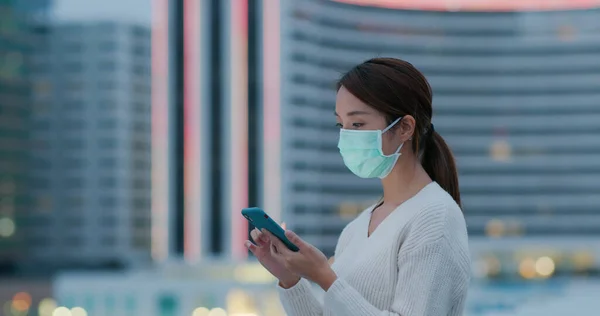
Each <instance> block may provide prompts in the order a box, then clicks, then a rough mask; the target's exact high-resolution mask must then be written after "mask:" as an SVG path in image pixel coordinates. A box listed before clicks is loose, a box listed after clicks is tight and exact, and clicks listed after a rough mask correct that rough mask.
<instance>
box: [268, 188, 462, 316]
mask: <svg viewBox="0 0 600 316" xmlns="http://www.w3.org/2000/svg"><path fill="white" fill-rule="evenodd" d="M372 208H373V207H370V208H368V209H366V210H365V211H364V212H362V213H361V214H360V215H359V216H358V217H357V218H356V219H354V220H353V221H352V222H351V223H349V224H348V226H346V228H344V230H343V231H342V234H341V236H340V238H339V240H338V244H337V246H336V250H335V262H334V264H333V265H332V268H333V270H334V271H335V272H336V274H337V276H338V279H337V280H336V281H335V282H334V283H333V285H332V286H331V287H330V288H329V290H328V291H327V292H326V293H325V294H324V297H323V302H321V301H320V300H318V299H317V298H316V296H315V293H313V291H312V287H311V284H310V283H309V282H308V281H307V280H305V279H302V280H301V281H300V282H299V283H298V284H296V285H295V286H294V287H292V288H290V289H283V288H281V287H278V289H279V294H280V298H281V302H282V304H283V307H284V309H285V311H286V313H287V314H288V315H289V316H316V315H323V316H329V315H331V316H371V315H373V316H375V315H380V316H392V315H394V316H395V315H401V316H442V315H443V316H455V315H462V314H463V310H464V307H465V300H466V296H467V289H468V287H469V280H470V274H471V268H470V263H471V260H470V256H469V250H468V243H467V229H466V224H465V219H464V217H463V215H462V212H461V210H460V208H459V207H458V205H457V204H456V203H455V202H454V200H453V199H452V197H450V195H449V194H448V193H446V191H444V190H443V189H442V188H441V187H440V186H439V185H438V184H437V183H435V182H433V183H431V184H429V185H427V186H426V187H425V188H423V189H422V190H421V191H420V192H419V193H418V194H417V195H415V196H414V197H412V198H411V199H409V200H408V201H406V202H404V203H403V204H402V205H401V206H399V207H398V208H397V209H396V210H394V212H392V213H391V214H390V215H389V216H388V217H387V218H385V219H384V221H383V222H382V223H381V224H379V226H378V227H377V229H376V230H375V231H374V232H373V233H372V234H371V236H370V237H368V236H367V235H368V229H369V228H368V227H369V221H370V217H371V210H372Z"/></svg>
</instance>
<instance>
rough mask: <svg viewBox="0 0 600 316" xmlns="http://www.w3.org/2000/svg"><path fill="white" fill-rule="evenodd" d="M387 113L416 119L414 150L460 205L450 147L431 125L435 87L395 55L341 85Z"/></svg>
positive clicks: (362, 69) (372, 62)
mask: <svg viewBox="0 0 600 316" xmlns="http://www.w3.org/2000/svg"><path fill="white" fill-rule="evenodd" d="M342 86H344V87H345V88H346V89H347V90H348V91H349V92H350V93H352V94H353V95H354V96H355V97H357V98H358V99H360V100H361V101H363V102H364V103H366V104H368V105H369V106H371V107H373V108H375V109H376V110H378V111H380V112H382V113H384V114H385V115H386V116H387V120H388V123H391V122H393V121H394V120H396V119H397V118H399V117H402V116H404V115H412V116H413V117H414V119H415V121H416V126H415V134H414V136H413V141H412V149H413V151H414V152H415V153H417V155H418V157H420V160H421V165H422V166H423V168H424V169H425V171H426V172H427V174H428V175H429V177H431V179H432V180H433V181H436V182H437V183H438V184H439V185H440V186H441V187H442V188H444V190H446V192H448V193H449V194H450V195H451V196H452V198H454V201H456V203H457V204H458V205H459V206H460V205H461V201H460V190H459V187H458V174H457V171H456V163H455V162H454V157H453V155H452V152H451V151H450V148H449V147H448V145H447V144H446V142H445V141H444V139H443V138H442V136H440V134H438V133H437V132H436V131H435V130H434V129H433V124H431V117H432V115H433V110H432V107H431V103H432V98H433V95H432V92H431V86H430V85H429V82H427V79H425V76H424V75H423V74H422V73H421V72H420V71H419V70H417V69H416V68H415V67H414V66H413V65H412V64H410V63H409V62H406V61H404V60H400V59H395V58H374V59H370V60H367V61H365V62H363V63H362V64H360V65H357V66H356V67H354V68H352V69H351V70H350V71H348V72H347V73H346V74H345V75H343V76H342V78H341V79H340V80H339V82H338V84H337V89H338V90H339V89H340V88H341V87H342Z"/></svg>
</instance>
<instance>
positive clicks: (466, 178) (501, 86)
mask: <svg viewBox="0 0 600 316" xmlns="http://www.w3.org/2000/svg"><path fill="white" fill-rule="evenodd" d="M429 2H431V3H433V2H432V1H422V2H420V3H429ZM437 2H438V3H440V1H437ZM493 2H496V3H498V1H490V2H489V3H490V4H492V3H493ZM521 2H523V1H521ZM521 2H519V3H521ZM525 2H526V1H525ZM274 3H277V4H276V5H275V4H274V6H273V7H268V8H266V7H265V8H263V11H264V12H263V20H264V21H263V41H264V47H263V54H264V56H263V59H264V62H263V63H264V64H263V76H264V82H265V84H264V85H265V86H264V91H263V98H264V100H263V105H264V111H263V112H264V114H263V120H264V123H263V127H264V128H263V133H264V139H263V143H264V144H263V147H264V148H263V165H264V170H263V175H264V188H263V191H264V192H263V199H264V203H263V204H264V206H265V208H266V209H267V210H268V211H270V210H273V209H281V210H283V213H282V216H283V218H284V219H285V220H286V221H288V222H289V226H290V227H291V228H292V229H295V230H296V231H297V232H298V233H299V234H300V235H302V236H305V237H306V239H307V240H309V241H311V242H313V243H314V244H316V245H317V246H319V247H321V249H323V250H325V251H326V252H328V253H329V254H331V253H332V252H333V248H334V246H335V243H336V240H337V236H338V234H339V232H340V231H341V229H342V228H343V226H344V225H345V224H346V223H347V222H348V221H349V220H350V219H351V218H352V217H353V216H354V215H355V214H356V213H357V212H359V211H360V210H362V209H363V208H364V207H365V205H368V204H370V203H371V202H372V201H373V200H376V199H378V198H379V194H380V188H379V185H378V183H377V182H378V181H365V180H360V179H357V178H356V177H355V176H354V175H352V174H351V173H350V172H349V171H347V170H346V168H345V167H344V165H343V163H342V160H341V158H340V156H339V153H338V150H337V146H336V145H337V138H338V128H336V127H335V119H334V117H333V115H332V112H333V109H334V104H335V91H334V83H335V80H336V79H337V78H339V76H340V74H341V73H342V72H343V71H345V70H348V69H349V68H350V67H352V66H353V65H355V64H357V63H359V62H361V61H363V60H366V59H368V58H371V57H375V56H393V57H399V58H402V59H405V60H408V61H410V62H411V63H413V64H414V65H415V66H416V67H417V68H419V69H421V70H422V71H423V72H424V73H425V75H426V76H427V77H428V79H429V81H430V83H431V84H432V86H433V90H434V109H435V115H434V123H435V125H436V129H437V130H438V131H439V132H440V133H441V134H442V135H443V136H444V137H445V139H446V140H447V141H448V142H449V144H450V145H451V147H452V149H453V151H454V154H455V156H456V159H457V161H458V166H459V172H460V180H461V190H462V194H463V201H464V211H465V214H466V217H467V223H468V227H469V231H470V234H471V236H472V237H474V238H475V239H476V237H477V236H486V235H487V236H506V235H522V234H525V235H526V236H530V237H532V238H543V239H545V238H546V237H551V236H562V237H569V238H571V237H573V238H584V239H589V238H590V237H595V238H599V237H600V212H599V210H598V205H600V194H598V193H599V192H600V182H599V181H598V179H599V176H600V137H599V136H600V108H599V107H598V103H599V102H600V35H599V34H600V33H599V31H600V10H598V9H583V7H582V6H584V5H589V4H590V3H591V2H589V1H588V2H586V3H585V4H583V3H582V4H580V3H579V2H577V1H574V2H573V1H569V2H566V1H563V2H558V3H559V4H562V5H564V6H563V7H560V6H558V7H551V8H544V7H539V9H540V10H539V11H514V10H512V11H511V10H510V8H508V7H498V8H495V7H493V6H490V7H489V8H487V9H489V11H488V12H484V11H483V10H484V9H486V8H484V7H481V6H480V7H469V6H460V5H458V6H455V7H453V8H443V7H439V6H437V7H435V6H429V7H426V9H435V10H436V11H433V10H405V9H402V8H401V7H394V8H385V7H382V6H384V5H381V4H382V3H396V4H399V3H406V1H396V2H394V1H379V2H378V3H379V4H380V6H379V7H374V6H371V5H372V4H373V3H374V2H373V1H341V0H339V1H324V0H294V1H280V2H279V1H276V2H274ZM409 3H415V2H409ZM444 3H446V2H444ZM456 3H458V1H455V4H454V5H457V4H456ZM463 3H466V4H468V3H469V2H468V1H463ZM480 3H481V2H480ZM554 3H555V4H556V3H557V2H554ZM361 4H362V5H361ZM575 4H577V6H578V7H577V10H567V9H568V7H566V5H571V6H572V7H576V5H575ZM535 5H536V4H534V2H531V6H530V8H531V9H538V7H536V6H535ZM405 8H408V9H418V8H417V7H414V6H413V7H405ZM456 8H458V9H459V10H460V11H451V10H453V9H456ZM519 9H523V8H519ZM554 9H561V10H560V11H558V10H554ZM277 10H279V12H276V11H277ZM493 11H495V12H493ZM500 11H502V12H500ZM278 13H280V14H281V17H280V19H279V16H278V15H277V14H278ZM279 30H280V31H281V35H279V33H278V31H279ZM346 215H347V216H346Z"/></svg>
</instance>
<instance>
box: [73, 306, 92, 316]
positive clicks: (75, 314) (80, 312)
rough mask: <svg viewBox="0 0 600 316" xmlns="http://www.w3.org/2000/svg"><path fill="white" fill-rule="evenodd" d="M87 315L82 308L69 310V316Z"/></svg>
mask: <svg viewBox="0 0 600 316" xmlns="http://www.w3.org/2000/svg"><path fill="white" fill-rule="evenodd" d="M87 315H88V313H87V311H86V310H85V309H83V308H82V307H73V308H71V316H87Z"/></svg>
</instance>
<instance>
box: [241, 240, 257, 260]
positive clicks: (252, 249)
mask: <svg viewBox="0 0 600 316" xmlns="http://www.w3.org/2000/svg"><path fill="white" fill-rule="evenodd" d="M244 245H245V246H246V248H248V250H250V252H251V253H252V254H253V255H255V256H256V251H257V250H258V247H257V246H256V245H255V244H253V243H252V242H251V241H250V240H246V242H245V243H244Z"/></svg>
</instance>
